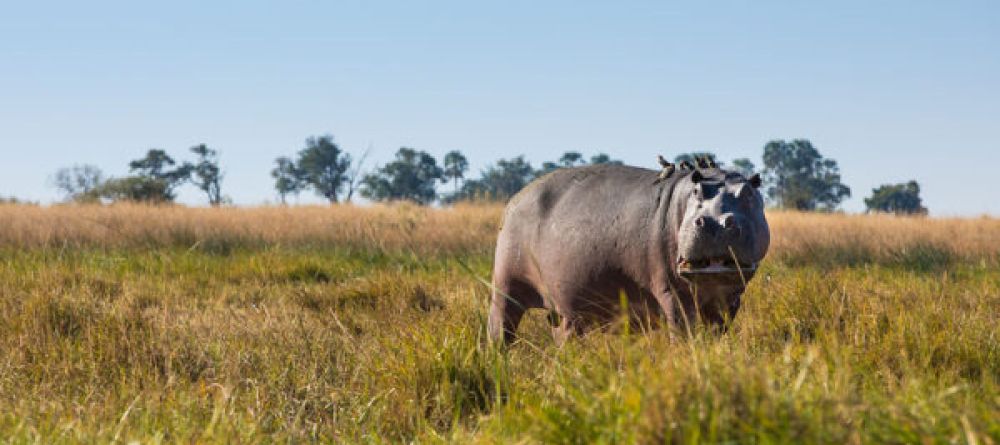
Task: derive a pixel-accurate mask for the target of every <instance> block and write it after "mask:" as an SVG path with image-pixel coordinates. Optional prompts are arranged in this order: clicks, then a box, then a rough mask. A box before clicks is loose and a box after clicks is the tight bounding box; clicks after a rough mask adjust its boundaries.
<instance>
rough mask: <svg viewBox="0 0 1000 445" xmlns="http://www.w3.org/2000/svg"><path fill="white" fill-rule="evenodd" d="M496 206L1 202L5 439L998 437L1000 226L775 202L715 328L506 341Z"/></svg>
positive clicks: (0, 400)
mask: <svg viewBox="0 0 1000 445" xmlns="http://www.w3.org/2000/svg"><path fill="white" fill-rule="evenodd" d="M501 213H502V208H501V207H497V206H459V207H456V208H449V209H428V208H421V207H414V206H405V205H400V206H376V207H351V206H334V207H290V208H286V207H265V208H246V209H235V208H223V209H194V208H184V207H144V206H120V205H116V206H108V207H98V206H54V207H36V206H13V205H11V206H0V255H2V266H0V351H3V352H2V355H0V442H10V443H94V442H97V443H107V442H122V443H127V442H131V441H138V442H141V443H271V442H296V443H298V442H314V441H315V442H338V443H342V442H348V443H359V442H361V443H399V442H419V443H428V442H431V443H437V442H449V443H450V442H457V443H803V442H816V443H979V444H990V443H1000V220H997V219H991V218H985V217H984V218H967V219H937V218H904V217H894V216H887V215H870V216H849V215H837V214H800V213H786V212H772V213H770V214H769V215H768V218H769V222H770V224H771V232H772V245H771V252H770V253H769V255H768V257H767V259H766V260H765V262H764V265H763V269H762V270H761V271H760V273H759V274H758V278H756V279H755V281H753V282H752V283H751V285H750V287H749V289H748V291H747V294H746V296H745V298H744V302H745V303H744V304H745V306H744V309H742V310H741V312H740V314H739V315H738V317H737V319H736V321H735V324H734V325H733V327H732V329H731V330H730V332H729V333H727V334H724V335H717V334H711V333H708V332H695V333H693V334H692V335H691V336H688V335H681V336H674V337H673V339H671V336H670V335H669V334H668V333H665V332H660V331H656V332H640V333H637V332H627V331H624V332H618V333H594V334H590V335H587V336H584V337H582V338H576V339H573V340H571V341H569V342H567V343H566V344H564V345H562V346H557V345H556V344H555V343H554V342H553V340H552V338H551V334H550V333H549V331H548V328H547V324H546V322H545V320H544V314H541V313H537V314H532V315H531V316H529V317H528V319H527V320H526V323H525V324H524V325H523V326H522V328H521V329H522V333H523V336H524V338H523V340H522V341H520V342H519V343H517V344H515V345H514V346H512V347H511V348H509V349H508V350H505V351H502V350H497V349H494V348H492V347H490V346H489V345H488V344H487V342H486V341H485V338H484V337H485V323H484V320H485V314H486V305H487V300H488V294H489V290H488V287H487V285H486V284H485V283H488V282H489V275H490V269H491V264H492V250H493V243H494V240H495V236H496V233H497V230H498V228H499V224H500V215H501Z"/></svg>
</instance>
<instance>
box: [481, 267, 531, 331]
mask: <svg viewBox="0 0 1000 445" xmlns="http://www.w3.org/2000/svg"><path fill="white" fill-rule="evenodd" d="M499 278H500V279H494V283H493V297H492V301H491V303H490V319H489V325H488V326H487V329H488V330H489V335H490V339H491V340H493V341H494V342H504V343H510V342H512V341H514V338H516V333H517V326H518V324H520V323H521V317H522V316H524V311H526V310H528V309H530V308H536V307H541V297H540V296H539V294H538V292H537V291H536V290H535V288H534V287H533V286H531V285H530V284H528V283H525V282H522V281H519V280H513V279H509V278H506V277H499Z"/></svg>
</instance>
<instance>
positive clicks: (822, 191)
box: [53, 135, 927, 214]
mask: <svg viewBox="0 0 1000 445" xmlns="http://www.w3.org/2000/svg"><path fill="white" fill-rule="evenodd" d="M189 152H190V153H191V154H193V155H194V159H193V160H192V161H183V162H178V161H176V160H175V159H174V158H172V157H171V156H169V155H168V154H167V152H166V151H165V150H163V149H151V150H149V151H148V152H147V153H146V155H145V156H144V157H142V158H139V159H135V160H133V161H131V162H129V164H128V167H129V173H130V174H129V175H127V176H124V177H120V178H115V177H105V176H104V174H103V173H102V172H101V171H100V170H99V169H97V168H96V167H93V166H89V165H82V166H73V167H69V168H63V169H60V170H59V171H57V172H56V174H55V175H54V177H53V183H54V185H55V186H56V187H57V188H58V189H59V190H61V191H62V192H63V193H64V195H65V198H66V199H67V200H68V201H75V202H84V203H108V202H118V201H139V202H153V203H168V202H172V201H173V200H174V198H175V197H176V194H175V192H176V190H177V188H178V187H180V186H181V185H184V184H191V185H193V186H195V187H196V188H198V189H199V190H200V191H202V192H203V193H204V194H205V196H206V198H207V200H208V203H209V204H210V205H212V206H219V205H222V204H224V203H226V202H228V198H226V197H225V196H224V195H223V194H222V180H223V174H222V169H221V168H220V166H219V154H218V152H217V151H215V150H213V149H211V148H209V147H208V146H206V145H205V144H199V145H196V146H194V147H191V148H190V149H189ZM367 155H368V152H367V151H365V152H363V153H362V154H361V155H360V156H358V157H357V158H355V157H354V156H353V155H352V154H351V153H349V152H347V151H345V150H343V149H342V148H341V147H340V146H339V145H338V144H337V143H336V142H335V141H334V139H333V136H331V135H323V136H315V137H310V138H308V139H306V141H305V145H304V146H303V147H302V148H301V149H299V150H298V151H297V152H296V153H294V154H293V155H289V156H280V157H278V158H276V159H275V161H274V167H273V168H272V169H271V171H270V176H271V179H272V180H273V184H274V189H275V192H276V193H277V195H278V197H279V200H280V201H281V203H282V204H284V203H286V202H287V198H288V197H290V196H298V195H299V194H300V193H302V192H304V191H312V192H313V193H315V194H317V195H318V196H320V197H322V198H324V199H326V200H327V201H329V202H330V203H338V202H351V201H352V200H353V198H354V196H355V194H357V195H360V196H361V197H363V198H365V199H368V200H370V201H375V202H388V201H410V202H414V203H417V204H421V205H428V204H433V203H435V202H439V203H442V204H452V203H456V202H460V201H501V202H502V201H506V200H507V199H509V198H510V197H511V196H513V195H514V194H516V193H517V192H518V191H520V190H521V189H522V188H523V187H524V186H526V185H527V184H528V183H529V182H531V181H532V180H534V179H536V178H538V177H541V176H543V175H545V174H548V173H550V172H552V171H554V170H557V169H560V168H567V167H577V166H583V165H594V164H621V163H622V162H621V161H619V160H616V159H612V158H611V156H609V155H608V154H606V153H596V154H593V155H592V156H590V157H587V156H585V155H584V154H582V153H580V152H578V151H567V152H565V153H563V154H562V156H560V157H559V159H557V160H554V161H546V162H543V163H542V164H541V165H540V166H539V167H538V168H535V167H534V166H532V165H531V163H530V162H528V161H527V160H525V159H524V156H516V157H512V158H501V159H498V160H497V161H495V162H493V163H492V164H490V165H488V166H486V167H485V168H483V169H482V170H481V171H479V172H478V176H475V177H469V176H468V173H469V162H468V159H467V158H466V157H465V155H463V154H462V153H461V152H460V151H457V150H455V151H450V152H448V153H446V154H445V155H444V157H443V158H442V159H441V162H440V163H439V162H438V159H437V158H435V157H434V156H433V155H431V154H430V153H428V152H426V151H423V150H417V149H414V148H410V147H401V148H400V149H399V150H397V151H396V153H395V155H394V157H393V159H392V160H391V161H389V162H387V163H385V164H384V165H381V166H375V167H374V168H373V169H371V170H370V171H367V172H365V171H363V166H364V162H365V159H366V158H367ZM699 159H705V160H711V161H712V162H714V163H716V164H718V165H720V166H723V167H724V168H727V169H729V170H733V171H736V172H739V173H742V174H743V175H744V176H747V177H749V176H751V175H753V174H755V173H759V174H760V175H761V177H762V178H763V180H764V183H765V187H764V189H763V191H764V194H765V197H766V199H767V201H768V202H769V203H770V205H772V206H774V207H777V208H785V209H795V210H802V211H833V210H836V209H837V208H838V207H839V205H840V203H841V202H842V201H843V200H844V199H847V198H849V197H850V196H851V189H850V187H848V186H847V185H845V184H843V182H842V180H841V175H840V168H839V166H838V165H837V161H836V160H834V159H831V158H827V157H824V156H823V155H822V154H821V153H820V152H819V150H818V149H817V148H816V147H815V146H813V144H812V143H811V142H810V141H809V140H807V139H794V140H790V141H786V140H772V141H769V142H768V143H767V144H765V145H764V148H763V153H762V155H761V168H760V169H758V167H757V165H756V164H755V163H754V162H753V161H752V160H750V159H748V158H739V159H734V160H732V161H731V162H729V163H725V162H723V161H721V160H719V159H717V158H716V156H715V154H714V153H712V152H709V151H693V152H688V153H681V154H678V155H676V156H675V157H674V161H675V162H678V163H680V162H684V161H687V162H692V163H695V162H696V161H697V160H699ZM864 202H865V205H866V207H867V209H868V211H872V212H889V213H907V214H925V213H926V212H927V209H926V208H925V207H924V206H923V204H922V201H921V199H920V186H919V184H917V182H916V181H908V182H905V183H899V184H884V185H882V186H880V187H878V188H876V189H873V190H872V194H871V196H870V197H867V198H865V200H864Z"/></svg>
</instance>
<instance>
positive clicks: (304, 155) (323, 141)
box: [295, 135, 351, 203]
mask: <svg viewBox="0 0 1000 445" xmlns="http://www.w3.org/2000/svg"><path fill="white" fill-rule="evenodd" d="M295 165H296V166H297V167H298V170H299V172H301V174H302V176H301V177H302V179H303V181H304V183H305V184H307V185H308V186H309V187H311V188H312V189H313V190H314V191H316V193H317V194H319V195H320V196H322V197H324V198H326V199H327V200H329V201H330V202H331V203H336V202H337V198H338V195H339V194H340V191H341V189H342V188H343V186H344V184H345V183H346V182H347V180H348V170H349V169H350V167H351V155H350V154H348V153H345V152H344V151H342V150H341V149H340V147H338V146H337V144H335V143H334V142H333V136H330V135H326V136H320V137H311V138H309V139H306V147H305V148H303V149H302V150H301V151H299V159H298V162H296V164H295Z"/></svg>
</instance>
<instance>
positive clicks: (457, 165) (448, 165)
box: [444, 150, 469, 192]
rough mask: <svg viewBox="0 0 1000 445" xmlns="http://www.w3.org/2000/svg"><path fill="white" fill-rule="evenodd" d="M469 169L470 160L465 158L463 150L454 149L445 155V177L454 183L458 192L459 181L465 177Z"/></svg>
mask: <svg viewBox="0 0 1000 445" xmlns="http://www.w3.org/2000/svg"><path fill="white" fill-rule="evenodd" d="M468 170H469V160H468V159H465V156H464V155H462V152H460V151H458V150H452V151H449V152H448V153H446V154H445V155H444V179H445V180H446V181H447V180H450V181H452V182H453V183H454V186H455V191H456V192H457V191H458V181H459V180H461V179H465V172H466V171H468Z"/></svg>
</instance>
